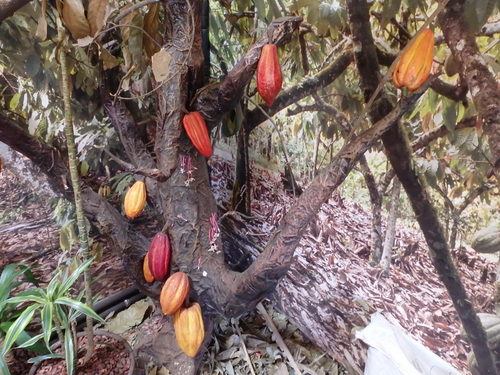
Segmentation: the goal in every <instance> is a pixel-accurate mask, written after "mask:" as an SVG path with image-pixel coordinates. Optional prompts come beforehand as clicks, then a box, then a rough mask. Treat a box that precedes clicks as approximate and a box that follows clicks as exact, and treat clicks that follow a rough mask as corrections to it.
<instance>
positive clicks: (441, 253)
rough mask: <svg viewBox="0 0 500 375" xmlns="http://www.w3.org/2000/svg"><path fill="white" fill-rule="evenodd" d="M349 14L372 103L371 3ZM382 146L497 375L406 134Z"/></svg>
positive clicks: (481, 359) (489, 369) (362, 0)
mask: <svg viewBox="0 0 500 375" xmlns="http://www.w3.org/2000/svg"><path fill="white" fill-rule="evenodd" d="M347 10H348V18H349V24H350V29H351V33H352V36H353V42H354V43H355V44H357V45H358V46H359V48H358V49H357V50H356V52H355V61H356V66H357V68H358V71H359V74H360V76H361V85H362V87H363V90H364V92H365V101H368V99H369V98H370V97H371V96H372V94H373V92H375V90H376V89H377V88H378V86H379V82H380V78H379V68H378V61H377V51H376V48H375V44H374V41H373V37H372V34H371V28H370V22H369V13H368V12H369V7H368V4H367V2H366V0H348V1H347ZM448 17H450V15H448ZM391 107H392V106H391V104H390V103H389V101H388V100H387V99H386V98H384V97H383V96H382V97H381V99H379V101H378V102H376V103H375V105H374V106H373V108H372V109H371V110H370V112H369V115H370V119H371V121H372V122H376V121H379V120H380V118H383V117H384V116H385V114H386V113H390V111H391ZM382 141H383V143H384V147H385V149H386V151H387V157H388V158H389V161H390V162H391V164H392V166H393V168H394V170H395V172H396V175H397V177H398V179H399V181H401V183H402V185H403V187H404V189H405V191H406V194H407V196H408V199H409V200H410V202H411V205H412V208H413V211H414V212H415V215H416V218H417V221H418V223H419V225H420V228H421V230H422V232H423V234H424V237H425V239H426V242H427V245H428V246H429V250H430V255H431V260H432V262H433V264H434V267H435V268H436V271H437V272H438V274H439V277H440V279H441V281H442V282H443V284H444V285H445V287H446V289H447V290H448V293H449V295H450V297H451V299H452V302H453V305H454V306H455V309H456V311H457V313H458V316H459V317H460V320H461V321H462V324H463V326H464V329H465V331H466V332H467V335H468V337H469V340H470V342H471V345H472V348H473V351H474V354H475V355H476V358H477V361H478V364H479V368H480V372H481V374H484V375H488V374H491V375H493V374H496V368H495V363H494V361H493V357H492V354H491V351H490V349H489V348H488V344H487V340H486V333H485V331H484V328H483V326H482V325H481V321H480V320H479V318H478V316H477V314H476V312H475V310H474V307H473V306H472V303H471V301H470V299H469V298H468V296H467V292H466V291H465V288H464V286H463V284H462V282H461V280H460V276H459V274H458V272H457V269H456V267H455V265H454V263H453V259H452V258H451V255H450V250H449V246H448V243H447V241H446V238H445V236H444V232H443V229H442V227H441V225H440V223H439V220H438V217H437V212H436V210H435V209H434V207H433V206H432V203H431V200H430V197H429V196H428V193H427V191H426V189H425V187H424V185H423V183H422V181H421V180H420V177H419V175H418V174H417V172H416V170H415V169H414V167H413V163H412V159H411V148H410V145H409V144H408V141H407V138H406V134H405V131H404V128H403V127H402V126H401V125H400V124H399V123H397V124H396V125H395V126H394V127H392V128H391V129H389V130H388V131H387V133H386V134H384V135H383V136H382Z"/></svg>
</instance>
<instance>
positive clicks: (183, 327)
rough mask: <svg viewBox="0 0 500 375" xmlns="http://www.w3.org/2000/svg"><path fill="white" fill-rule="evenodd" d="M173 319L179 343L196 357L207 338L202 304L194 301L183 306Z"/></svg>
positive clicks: (192, 356) (180, 346)
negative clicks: (187, 305)
mask: <svg viewBox="0 0 500 375" xmlns="http://www.w3.org/2000/svg"><path fill="white" fill-rule="evenodd" d="M173 320H174V330H175V338H176V340H177V345H179V348H181V350H182V351H183V352H184V353H186V355H187V356H189V357H191V358H194V357H195V356H196V353H198V350H199V349H200V346H201V344H202V343H203V339H204V338H205V326H204V325H203V316H202V314H201V307H200V305H199V304H198V303H196V302H193V303H192V304H191V305H190V306H189V307H181V308H180V309H179V310H178V311H177V312H176V313H175V315H174V319H173Z"/></svg>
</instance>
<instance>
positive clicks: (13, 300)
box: [5, 294, 47, 305]
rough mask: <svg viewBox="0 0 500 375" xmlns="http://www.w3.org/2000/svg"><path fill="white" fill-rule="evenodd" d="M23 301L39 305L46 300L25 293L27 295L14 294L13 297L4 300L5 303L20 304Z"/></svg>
mask: <svg viewBox="0 0 500 375" xmlns="http://www.w3.org/2000/svg"><path fill="white" fill-rule="evenodd" d="M24 302H36V303H39V304H41V305H43V304H45V303H46V302H47V301H46V300H45V299H43V298H42V297H39V296H35V295H32V294H30V295H27V296H15V297H10V298H9V299H7V300H6V301H5V303H15V304H20V303H24Z"/></svg>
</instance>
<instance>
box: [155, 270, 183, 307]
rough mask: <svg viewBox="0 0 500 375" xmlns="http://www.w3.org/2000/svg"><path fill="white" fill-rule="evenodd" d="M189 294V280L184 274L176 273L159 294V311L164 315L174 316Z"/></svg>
mask: <svg viewBox="0 0 500 375" xmlns="http://www.w3.org/2000/svg"><path fill="white" fill-rule="evenodd" d="M188 294H189V278H188V276H187V275H186V274H185V273H184V272H176V273H174V274H173V275H171V276H170V277H169V278H168V279H167V281H165V284H164V285H163V288H162V289H161V294H160V305H161V311H163V313H164V314H165V315H172V314H175V312H176V311H177V310H179V308H180V307H181V306H182V304H183V303H184V301H185V300H186V297H187V295H188Z"/></svg>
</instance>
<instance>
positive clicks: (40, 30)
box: [35, 0, 47, 41]
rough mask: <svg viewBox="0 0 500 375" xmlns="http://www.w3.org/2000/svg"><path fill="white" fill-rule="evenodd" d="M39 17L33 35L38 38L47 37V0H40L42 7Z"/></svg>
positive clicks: (43, 38)
mask: <svg viewBox="0 0 500 375" xmlns="http://www.w3.org/2000/svg"><path fill="white" fill-rule="evenodd" d="M40 12H41V13H40V18H39V19H38V26H37V28H36V32H35V37H36V38H37V39H38V40H41V41H43V40H45V39H47V18H46V13H47V0H42V9H41V10H40Z"/></svg>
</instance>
